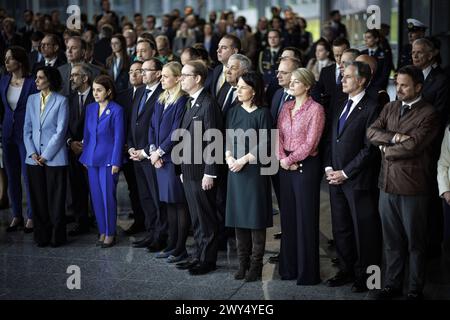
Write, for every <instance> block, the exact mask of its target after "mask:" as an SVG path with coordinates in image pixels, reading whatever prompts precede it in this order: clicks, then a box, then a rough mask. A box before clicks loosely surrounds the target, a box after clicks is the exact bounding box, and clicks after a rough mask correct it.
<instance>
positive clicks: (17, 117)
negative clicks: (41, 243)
mask: <svg viewBox="0 0 450 320" xmlns="http://www.w3.org/2000/svg"><path fill="white" fill-rule="evenodd" d="M5 66H6V71H7V72H8V74H6V75H5V76H3V77H2V78H1V79H0V99H1V102H2V105H3V106H4V115H3V126H2V145H3V162H4V165H5V169H6V175H7V177H8V191H9V197H10V199H11V205H12V211H13V215H14V218H13V220H12V221H11V224H10V226H9V227H8V228H7V229H6V231H7V232H12V231H16V230H18V228H19V227H22V226H23V225H24V219H23V216H22V184H21V180H22V179H21V176H22V177H23V180H24V182H25V188H26V190H25V192H26V196H27V203H28V207H27V218H28V220H27V223H26V225H25V227H24V232H25V233H30V232H32V231H33V220H32V210H31V205H30V192H29V186H28V176H27V170H26V166H25V155H26V150H25V144H24V143H23V123H24V121H25V111H26V104H27V100H28V97H29V96H30V95H31V94H34V93H36V92H37V89H36V84H35V83H34V79H33V77H31V76H30V66H29V62H28V57H27V53H26V51H25V50H24V49H23V48H22V47H17V46H12V47H10V48H9V49H8V50H7V51H6V55H5ZM19 164H20V165H19Z"/></svg>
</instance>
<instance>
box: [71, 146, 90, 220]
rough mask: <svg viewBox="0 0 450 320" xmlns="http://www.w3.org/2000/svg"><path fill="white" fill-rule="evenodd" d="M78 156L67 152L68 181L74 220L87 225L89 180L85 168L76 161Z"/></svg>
mask: <svg viewBox="0 0 450 320" xmlns="http://www.w3.org/2000/svg"><path fill="white" fill-rule="evenodd" d="M78 159H79V157H78V156H76V155H75V154H74V153H73V152H72V151H70V152H69V168H68V169H69V183H70V195H71V197H72V210H73V212H74V215H75V220H76V222H77V223H78V224H79V225H80V226H82V227H86V228H87V227H89V214H88V212H89V180H88V176H87V170H86V168H85V167H84V166H83V165H82V164H81V163H80V162H79V161H78Z"/></svg>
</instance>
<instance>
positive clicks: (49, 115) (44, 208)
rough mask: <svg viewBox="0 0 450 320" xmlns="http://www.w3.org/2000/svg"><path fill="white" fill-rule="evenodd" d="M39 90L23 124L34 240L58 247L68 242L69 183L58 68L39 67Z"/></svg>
mask: <svg viewBox="0 0 450 320" xmlns="http://www.w3.org/2000/svg"><path fill="white" fill-rule="evenodd" d="M36 86H37V88H38V90H40V91H41V92H40V93H35V94H32V95H31V96H30V97H29V98H28V101H27V111H26V113H25V122H24V126H23V141H24V143H25V149H26V158H25V163H26V164H27V174H28V179H29V183H30V200H31V207H32V209H33V215H34V216H33V222H34V240H35V241H36V243H37V245H38V246H39V247H45V246H47V245H49V244H50V245H51V246H52V247H57V246H60V245H62V244H64V243H65V242H66V239H67V236H66V222H65V207H66V184H67V166H68V164H69V159H68V154H67V147H66V134H67V128H68V127H69V104H68V101H67V98H66V97H64V96H62V95H60V94H59V93H57V92H58V91H59V90H60V88H61V87H62V79H61V75H60V74H59V72H58V70H57V69H56V68H53V67H40V68H38V69H37V73H36Z"/></svg>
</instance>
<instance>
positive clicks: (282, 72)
mask: <svg viewBox="0 0 450 320" xmlns="http://www.w3.org/2000/svg"><path fill="white" fill-rule="evenodd" d="M277 73H279V74H281V75H283V76H287V75H288V74H291V73H292V72H287V71H281V70H277Z"/></svg>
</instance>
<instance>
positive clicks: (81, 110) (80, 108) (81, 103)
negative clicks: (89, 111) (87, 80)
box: [78, 94, 84, 116]
mask: <svg viewBox="0 0 450 320" xmlns="http://www.w3.org/2000/svg"><path fill="white" fill-rule="evenodd" d="M83 104H84V99H83V95H82V94H79V95H78V115H79V116H81V114H82V113H83Z"/></svg>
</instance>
